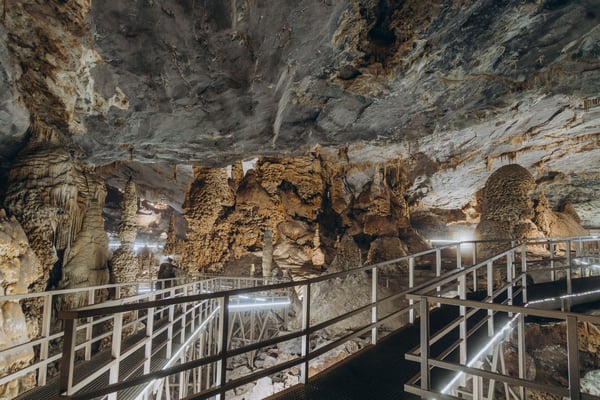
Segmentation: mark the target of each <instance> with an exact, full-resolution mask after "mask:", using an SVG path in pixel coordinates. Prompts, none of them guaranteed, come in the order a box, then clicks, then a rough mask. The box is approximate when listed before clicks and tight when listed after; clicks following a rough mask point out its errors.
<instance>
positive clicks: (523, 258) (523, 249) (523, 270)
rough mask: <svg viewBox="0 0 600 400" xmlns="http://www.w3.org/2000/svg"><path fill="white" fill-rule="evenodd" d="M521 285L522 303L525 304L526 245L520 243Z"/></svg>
mask: <svg viewBox="0 0 600 400" xmlns="http://www.w3.org/2000/svg"><path fill="white" fill-rule="evenodd" d="M521 274H522V275H523V276H522V278H521V279H522V281H521V287H522V288H523V304H527V301H528V300H527V245H525V244H522V245H521Z"/></svg>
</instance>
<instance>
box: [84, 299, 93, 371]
mask: <svg viewBox="0 0 600 400" xmlns="http://www.w3.org/2000/svg"><path fill="white" fill-rule="evenodd" d="M94 299H95V296H94V288H90V290H89V291H88V305H91V304H94ZM86 322H87V325H86V327H85V342H86V344H85V356H84V357H85V360H89V359H90V358H92V332H93V322H94V317H89V318H87V320H86Z"/></svg>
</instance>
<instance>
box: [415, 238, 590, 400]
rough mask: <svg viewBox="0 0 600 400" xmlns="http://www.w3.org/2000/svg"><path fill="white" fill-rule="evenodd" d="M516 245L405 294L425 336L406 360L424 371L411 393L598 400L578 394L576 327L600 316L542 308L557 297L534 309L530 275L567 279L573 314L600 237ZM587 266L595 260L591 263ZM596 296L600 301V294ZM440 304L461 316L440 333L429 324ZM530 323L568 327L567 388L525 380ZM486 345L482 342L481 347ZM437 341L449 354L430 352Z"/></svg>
mask: <svg viewBox="0 0 600 400" xmlns="http://www.w3.org/2000/svg"><path fill="white" fill-rule="evenodd" d="M513 244H514V246H513V247H511V248H510V249H508V250H506V251H504V252H502V253H500V254H498V255H496V256H494V257H492V258H490V259H488V260H485V261H483V262H481V263H478V264H476V265H474V266H471V267H469V268H465V269H462V270H460V271H458V272H453V273H449V274H447V275H446V276H442V277H440V278H439V279H437V280H435V281H434V282H431V283H428V284H425V285H422V286H421V287H419V288H416V289H414V290H412V291H411V292H410V293H409V294H407V297H408V298H409V299H412V300H413V301H414V302H415V304H418V309H419V315H420V322H419V323H420V332H421V333H420V334H421V337H420V344H419V346H418V347H417V348H415V349H413V350H411V351H410V352H409V353H407V354H406V359H407V360H410V361H415V362H418V363H420V366H421V367H420V373H419V374H418V375H417V376H415V377H414V378H413V379H411V380H410V381H409V382H408V383H407V384H406V385H405V390H406V391H407V392H410V393H413V394H416V395H419V396H421V397H423V398H436V399H456V398H469V399H488V400H491V399H493V398H498V397H501V398H506V399H513V398H516V399H525V398H527V397H526V396H527V391H528V390H537V391H540V392H545V393H551V394H554V395H558V396H563V397H569V398H571V399H582V398H583V399H598V398H599V397H595V396H592V395H590V394H586V393H581V391H580V377H581V371H580V368H581V366H580V364H579V338H578V334H577V333H578V332H577V331H578V324H579V325H581V324H585V323H587V324H600V317H598V316H592V315H584V314H577V313H572V312H565V311H555V310H546V309H540V308H539V307H541V306H543V304H544V303H546V302H548V301H552V300H553V298H543V299H540V300H539V301H536V302H533V301H532V302H529V304H528V295H529V293H528V287H529V286H530V285H531V283H532V282H531V277H530V276H529V274H531V273H535V274H536V277H537V280H536V283H539V282H540V281H550V282H551V281H555V280H558V279H562V280H564V281H565V282H566V293H564V294H562V295H560V296H559V297H561V298H562V299H563V300H566V301H563V302H562V307H563V308H564V309H565V310H569V307H570V299H572V298H573V297H575V296H578V295H580V293H575V292H573V286H572V282H573V278H576V277H586V276H589V275H590V274H589V273H587V274H586V273H585V271H584V269H587V270H588V272H589V271H591V270H592V269H596V268H600V266H598V265H594V262H593V260H594V259H596V258H597V257H598V254H599V253H598V252H599V249H600V239H599V238H598V237H564V238H543V239H524V240H521V241H516V242H514V243H513ZM528 250H529V251H528ZM586 260H588V261H589V260H591V261H590V262H587V263H586V262H585V261H586ZM440 287H442V290H440V289H439V288H440ZM480 288H481V289H483V293H481V292H480V297H483V298H482V299H477V300H473V299H469V298H468V296H467V295H468V293H469V290H472V291H480ZM596 296H597V297H598V298H600V291H599V293H597V294H596ZM440 306H441V307H445V309H446V311H445V312H455V313H456V315H457V317H456V318H455V319H453V320H452V321H451V322H450V323H448V324H446V325H445V326H443V327H442V328H440V329H437V330H435V331H434V330H432V329H431V326H430V322H431V321H430V318H431V315H432V312H433V310H435V309H436V308H437V307H440ZM527 317H541V318H551V319H553V320H555V321H564V322H565V324H566V328H565V329H566V342H565V343H559V345H561V346H563V347H564V348H565V349H566V352H567V353H568V377H567V381H568V387H564V386H560V385H557V384H551V383H548V382H537V381H535V380H534V379H532V378H531V377H530V376H527V369H526V354H527V347H526V342H527V339H528V337H527V335H526V334H527V330H526V329H525V327H526V325H525V318H527ZM514 328H516V335H515V333H514V330H515V329H514ZM515 336H516V338H515ZM482 337H483V338H485V339H482ZM482 340H483V342H484V344H483V345H481V344H478V342H481V341H482ZM530 340H531V339H530ZM438 342H440V343H443V344H444V350H443V351H441V352H440V353H439V354H432V353H431V351H432V346H433V345H435V344H436V343H438ZM508 342H510V343H511V344H515V343H516V345H515V347H516V353H517V364H518V365H517V366H516V368H515V369H516V371H515V370H514V369H513V370H512V372H511V370H510V368H509V367H507V365H506V362H505V359H504V352H503V349H502V348H501V347H500V346H501V344H502V343H508ZM529 345H533V343H529ZM476 346H480V347H476ZM432 376H433V377H435V378H432ZM497 384H499V385H500V386H501V389H500V391H502V389H503V391H504V392H503V393H502V394H501V395H500V396H499V395H498V393H497V392H496V389H497V387H496V385H497Z"/></svg>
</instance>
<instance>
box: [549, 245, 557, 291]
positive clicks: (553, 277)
mask: <svg viewBox="0 0 600 400" xmlns="http://www.w3.org/2000/svg"><path fill="white" fill-rule="evenodd" d="M555 267H556V266H555V265H554V242H550V280H551V281H552V282H554V281H555V280H556V271H555V270H554V268H555Z"/></svg>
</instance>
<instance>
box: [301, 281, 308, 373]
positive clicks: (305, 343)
mask: <svg viewBox="0 0 600 400" xmlns="http://www.w3.org/2000/svg"><path fill="white" fill-rule="evenodd" d="M302 290H303V295H302V331H303V332H304V335H302V344H301V345H302V349H301V352H302V353H301V355H302V358H303V359H304V362H303V363H302V371H301V379H302V383H304V384H307V383H308V372H309V364H310V361H309V360H310V357H309V354H310V284H306V285H304V286H302Z"/></svg>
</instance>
